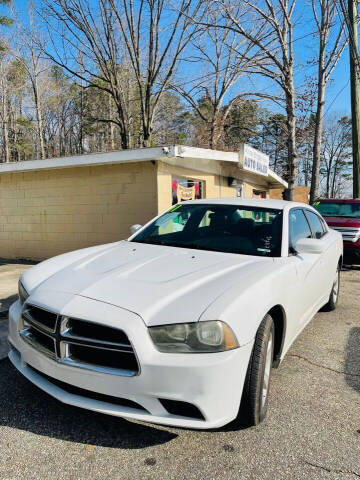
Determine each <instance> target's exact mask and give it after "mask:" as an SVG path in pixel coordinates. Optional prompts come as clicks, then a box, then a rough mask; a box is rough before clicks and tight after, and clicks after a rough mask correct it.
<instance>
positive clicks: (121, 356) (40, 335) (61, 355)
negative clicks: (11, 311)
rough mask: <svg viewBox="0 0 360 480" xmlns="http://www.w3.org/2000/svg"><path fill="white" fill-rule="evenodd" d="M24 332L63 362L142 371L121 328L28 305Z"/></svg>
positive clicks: (131, 373)
mask: <svg viewBox="0 0 360 480" xmlns="http://www.w3.org/2000/svg"><path fill="white" fill-rule="evenodd" d="M54 318H55V320H54ZM20 335H21V337H22V338H23V339H24V340H25V341H26V342H27V343H28V344H29V345H31V346H32V347H33V348H35V349H37V350H38V351H39V352H41V353H43V354H44V355H47V356H48V357H50V358H52V359H54V360H56V361H57V362H59V363H63V364H66V365H71V366H74V367H80V368H84V369H87V370H95V371H101V372H103V373H112V374H115V375H124V376H134V375H137V374H138V373H139V364H138V361H137V358H136V355H135V352H134V349H133V347H132V345H131V343H130V341H129V338H128V336H127V335H126V333H125V332H123V331H122V330H119V329H117V328H113V327H108V326H106V325H100V324H96V323H92V322H89V321H86V320H80V319H78V318H69V317H65V316H61V315H57V314H55V313H53V312H49V311H48V310H45V309H42V308H39V307H36V306H34V305H25V307H24V310H23V313H22V325H21V327H20Z"/></svg>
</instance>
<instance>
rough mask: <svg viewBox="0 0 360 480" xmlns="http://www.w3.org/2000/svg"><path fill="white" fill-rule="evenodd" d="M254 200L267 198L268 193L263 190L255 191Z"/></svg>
mask: <svg viewBox="0 0 360 480" xmlns="http://www.w3.org/2000/svg"><path fill="white" fill-rule="evenodd" d="M252 196H253V198H266V192H265V191H263V190H255V189H254V190H253V194H252Z"/></svg>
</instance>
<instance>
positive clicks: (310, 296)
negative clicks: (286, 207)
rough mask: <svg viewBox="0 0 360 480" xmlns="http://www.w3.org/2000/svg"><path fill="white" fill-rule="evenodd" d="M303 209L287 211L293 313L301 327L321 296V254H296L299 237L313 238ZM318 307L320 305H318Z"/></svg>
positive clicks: (311, 313) (313, 311) (318, 302)
mask: <svg viewBox="0 0 360 480" xmlns="http://www.w3.org/2000/svg"><path fill="white" fill-rule="evenodd" d="M313 237H314V235H313V232H312V230H311V227H310V224H309V221H308V219H307V217H306V216H305V212H304V209H302V208H293V209H291V210H290V212H289V255H290V256H291V261H292V262H293V264H294V266H295V269H296V278H297V282H296V283H297V285H296V288H295V298H294V314H295V317H296V323H297V324H298V326H299V328H302V327H303V326H304V324H305V323H306V322H308V321H309V320H310V318H311V316H312V315H313V314H314V313H315V312H316V309H317V308H318V307H317V306H318V305H319V304H320V302H321V301H320V300H319V299H320V298H321V297H323V294H324V291H323V275H324V272H323V268H322V264H321V262H322V261H323V259H322V256H321V255H319V254H313V253H303V254H298V253H297V252H296V242H297V241H298V240H300V239H301V238H313ZM319 307H320V305H319Z"/></svg>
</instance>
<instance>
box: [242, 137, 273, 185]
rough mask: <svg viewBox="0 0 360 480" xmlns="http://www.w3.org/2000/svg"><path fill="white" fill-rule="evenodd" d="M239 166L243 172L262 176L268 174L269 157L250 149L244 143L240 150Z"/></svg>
mask: <svg viewBox="0 0 360 480" xmlns="http://www.w3.org/2000/svg"><path fill="white" fill-rule="evenodd" d="M239 154H240V165H241V167H242V168H243V169H244V170H247V171H248V172H253V173H257V174H259V175H264V176H265V177H267V176H268V174H269V156H268V155H265V153H262V152H260V151H259V150H256V148H253V147H250V145H247V144H246V143H244V145H242V148H241V149H240V152H239Z"/></svg>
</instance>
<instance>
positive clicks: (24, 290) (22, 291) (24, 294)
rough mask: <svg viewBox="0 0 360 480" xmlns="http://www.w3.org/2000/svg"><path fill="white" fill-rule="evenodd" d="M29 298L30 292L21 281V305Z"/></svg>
mask: <svg viewBox="0 0 360 480" xmlns="http://www.w3.org/2000/svg"><path fill="white" fill-rule="evenodd" d="M28 296H29V294H28V292H27V291H26V289H25V287H24V285H23V284H22V283H21V280H19V300H20V303H21V305H23V304H24V302H25V300H26V299H27V298H28Z"/></svg>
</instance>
